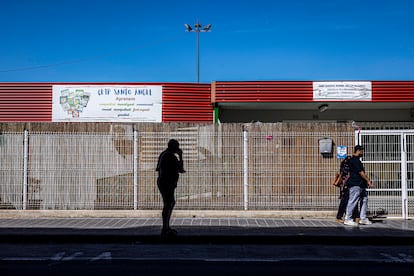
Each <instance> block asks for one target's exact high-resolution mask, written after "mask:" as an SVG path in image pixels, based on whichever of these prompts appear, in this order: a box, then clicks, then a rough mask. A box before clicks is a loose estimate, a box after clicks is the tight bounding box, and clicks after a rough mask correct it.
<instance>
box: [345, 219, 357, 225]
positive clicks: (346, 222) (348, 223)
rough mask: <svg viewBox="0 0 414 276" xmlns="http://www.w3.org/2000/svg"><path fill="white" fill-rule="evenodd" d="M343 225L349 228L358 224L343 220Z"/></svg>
mask: <svg viewBox="0 0 414 276" xmlns="http://www.w3.org/2000/svg"><path fill="white" fill-rule="evenodd" d="M344 224H345V225H349V226H357V225H358V223H356V222H355V221H353V220H345V221H344Z"/></svg>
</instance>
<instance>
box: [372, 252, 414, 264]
mask: <svg viewBox="0 0 414 276" xmlns="http://www.w3.org/2000/svg"><path fill="white" fill-rule="evenodd" d="M380 255H381V256H383V257H385V258H387V259H389V260H391V261H393V262H397V263H414V258H413V256H411V255H408V254H405V253H398V254H397V255H391V254H388V253H380Z"/></svg>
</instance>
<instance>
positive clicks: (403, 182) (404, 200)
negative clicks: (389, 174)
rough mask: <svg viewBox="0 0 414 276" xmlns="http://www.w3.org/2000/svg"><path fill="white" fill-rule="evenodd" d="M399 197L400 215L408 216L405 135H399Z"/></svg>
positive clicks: (405, 217) (404, 217)
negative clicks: (400, 145) (400, 201)
mask: <svg viewBox="0 0 414 276" xmlns="http://www.w3.org/2000/svg"><path fill="white" fill-rule="evenodd" d="M401 144H402V147H401V148H402V151H401V199H402V216H403V219H407V218H408V192H407V147H406V141H405V135H404V134H402V135H401Z"/></svg>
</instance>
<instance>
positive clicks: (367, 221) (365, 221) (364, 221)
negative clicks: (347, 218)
mask: <svg viewBox="0 0 414 276" xmlns="http://www.w3.org/2000/svg"><path fill="white" fill-rule="evenodd" d="M359 224H364V225H370V224H372V222H371V221H370V220H369V219H361V220H360V221H359Z"/></svg>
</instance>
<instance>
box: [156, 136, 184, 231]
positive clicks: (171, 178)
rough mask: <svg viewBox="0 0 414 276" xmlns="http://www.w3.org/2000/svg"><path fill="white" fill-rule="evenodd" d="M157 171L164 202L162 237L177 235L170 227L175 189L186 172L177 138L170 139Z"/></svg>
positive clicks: (159, 158)
mask: <svg viewBox="0 0 414 276" xmlns="http://www.w3.org/2000/svg"><path fill="white" fill-rule="evenodd" d="M177 155H178V158H177ZM156 171H158V178H157V186H158V189H159V191H160V193H161V197H162V201H163V204H164V206H163V209H162V230H161V237H170V236H176V235H177V231H176V230H174V229H172V228H171V227H170V219H171V214H172V211H173V209H174V206H175V189H176V188H177V182H178V178H179V174H180V173H185V170H184V162H183V151H182V150H181V149H180V144H179V143H178V141H177V140H175V139H171V140H170V141H168V147H167V149H166V150H164V151H163V152H162V153H161V154H160V156H159V157H158V163H157V168H156Z"/></svg>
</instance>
